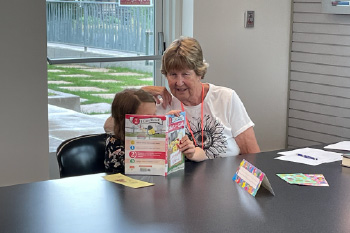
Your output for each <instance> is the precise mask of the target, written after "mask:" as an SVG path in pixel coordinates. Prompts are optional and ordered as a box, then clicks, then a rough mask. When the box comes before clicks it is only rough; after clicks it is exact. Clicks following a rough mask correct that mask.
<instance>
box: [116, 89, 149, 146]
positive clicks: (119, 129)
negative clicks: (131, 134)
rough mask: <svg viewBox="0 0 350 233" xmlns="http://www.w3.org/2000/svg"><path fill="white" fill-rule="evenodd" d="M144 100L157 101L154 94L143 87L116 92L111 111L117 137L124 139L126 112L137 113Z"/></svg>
mask: <svg viewBox="0 0 350 233" xmlns="http://www.w3.org/2000/svg"><path fill="white" fill-rule="evenodd" d="M142 102H149V103H156V101H155V100H154V98H153V96H152V95H151V94H150V93H148V92H146V91H144V90H142V89H125V90H123V91H121V92H118V93H117V94H115V96H114V100H113V103H112V106H111V112H112V117H113V119H114V135H115V137H116V138H117V139H121V140H124V136H125V114H135V113H136V111H137V109H138V107H139V106H140V104H141V103H142Z"/></svg>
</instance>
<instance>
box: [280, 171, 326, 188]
mask: <svg viewBox="0 0 350 233" xmlns="http://www.w3.org/2000/svg"><path fill="white" fill-rule="evenodd" d="M276 175H277V176H278V177H280V178H281V179H282V180H284V181H286V182H287V183H289V184H297V185H308V186H329V185H328V182H327V181H326V179H325V178H324V176H323V175H322V174H303V173H294V174H276Z"/></svg>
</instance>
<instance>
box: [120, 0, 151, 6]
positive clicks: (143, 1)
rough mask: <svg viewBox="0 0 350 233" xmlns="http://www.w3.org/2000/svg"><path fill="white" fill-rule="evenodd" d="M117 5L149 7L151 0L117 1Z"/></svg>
mask: <svg viewBox="0 0 350 233" xmlns="http://www.w3.org/2000/svg"><path fill="white" fill-rule="evenodd" d="M119 5H121V6H131V5H137V6H150V5H151V0H119Z"/></svg>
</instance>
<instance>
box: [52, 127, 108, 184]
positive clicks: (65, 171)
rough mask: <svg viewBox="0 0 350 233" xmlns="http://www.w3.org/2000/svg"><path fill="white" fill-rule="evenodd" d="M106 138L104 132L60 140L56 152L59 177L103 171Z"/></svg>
mask: <svg viewBox="0 0 350 233" xmlns="http://www.w3.org/2000/svg"><path fill="white" fill-rule="evenodd" d="M106 138H107V134H106V133H103V134H89V135H82V136H79V137H75V138H71V139H68V140H66V141H64V142H62V143H61V145H59V147H58V148H57V152H56V156H57V161H58V167H59V171H60V177H61V178H64V177H70V176H80V175H87V174H95V173H100V172H104V171H105V166H104V154H105V143H106Z"/></svg>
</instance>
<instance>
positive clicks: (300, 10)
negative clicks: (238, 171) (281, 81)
mask: <svg viewBox="0 0 350 233" xmlns="http://www.w3.org/2000/svg"><path fill="white" fill-rule="evenodd" d="M292 15H293V27H292V30H293V32H292V45H291V64H290V85H289V86H290V87H289V110H288V145H287V146H288V148H296V147H306V146H311V145H315V144H321V143H326V144H329V143H334V142H338V141H343V140H350V17H349V15H335V14H324V13H322V4H321V0H294V1H293V14H292Z"/></svg>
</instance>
